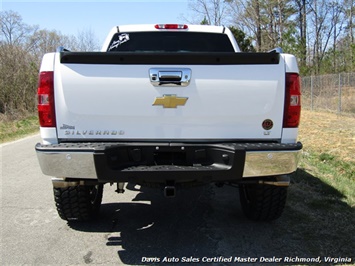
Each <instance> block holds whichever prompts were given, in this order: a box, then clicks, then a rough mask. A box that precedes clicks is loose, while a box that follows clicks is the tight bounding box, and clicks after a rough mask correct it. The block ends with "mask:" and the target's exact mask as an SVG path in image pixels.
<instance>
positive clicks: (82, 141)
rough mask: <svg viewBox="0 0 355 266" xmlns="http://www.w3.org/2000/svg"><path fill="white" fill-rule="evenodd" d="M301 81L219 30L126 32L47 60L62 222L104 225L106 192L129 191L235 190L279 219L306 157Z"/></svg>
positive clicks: (45, 124)
mask: <svg viewBox="0 0 355 266" xmlns="http://www.w3.org/2000/svg"><path fill="white" fill-rule="evenodd" d="M298 73H299V70H298V67H297V61H296V58H295V57H294V56H293V55H289V54H283V53H281V51H280V50H278V49H275V50H273V51H270V52H268V53H243V52H241V51H240V49H239V48H238V44H237V43H236V41H235V39H234V37H233V35H232V33H231V31H230V30H229V29H228V28H226V27H222V26H202V25H178V24H157V25H131V26H120V27H115V28H113V29H112V30H111V32H110V33H109V35H108V37H107V39H106V41H105V43H104V46H103V49H102V51H101V52H70V51H68V50H65V49H64V48H59V49H58V50H57V52H55V53H48V54H46V55H44V57H43V61H42V64H41V68H40V74H39V86H38V111H39V120H40V126H41V128H40V130H41V137H42V140H43V141H42V143H38V144H37V145H36V151H37V156H38V160H39V163H40V166H41V169H42V171H43V173H44V174H46V175H49V176H52V177H53V178H52V182H53V188H54V198H55V202H56V207H57V210H58V213H59V215H60V217H61V218H62V219H64V220H67V221H72V220H76V221H86V220H89V219H92V218H95V217H96V216H97V215H98V212H99V208H100V204H101V200H102V193H103V186H104V184H105V183H111V184H112V183H117V187H118V189H117V192H121V193H122V192H123V191H124V185H125V183H127V182H128V183H133V184H139V185H141V186H151V187H157V188H159V187H160V188H161V189H162V191H164V193H165V195H166V197H174V196H175V195H176V194H178V189H180V188H186V187H189V186H195V185H200V184H206V183H215V184H217V185H219V186H222V185H223V184H230V185H235V186H238V187H239V194H240V201H241V206H242V209H243V211H244V213H245V215H246V216H247V217H248V218H250V219H252V220H260V221H268V220H274V219H277V218H278V217H280V215H281V213H282V211H283V209H284V206H285V203H286V194H287V187H288V185H289V183H290V178H289V174H291V173H293V172H295V171H296V169H297V164H298V159H299V154H300V151H301V149H302V144H301V143H300V142H297V134H298V124H299V119H300V112H301V105H300V97H301V92H300V82H299V74H298Z"/></svg>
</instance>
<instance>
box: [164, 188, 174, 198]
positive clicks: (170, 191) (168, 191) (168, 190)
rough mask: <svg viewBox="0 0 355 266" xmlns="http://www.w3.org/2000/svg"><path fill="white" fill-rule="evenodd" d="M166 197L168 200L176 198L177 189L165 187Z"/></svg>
mask: <svg viewBox="0 0 355 266" xmlns="http://www.w3.org/2000/svg"><path fill="white" fill-rule="evenodd" d="M164 196H165V197H166V198H175V196H176V188H175V187H174V186H166V187H164Z"/></svg>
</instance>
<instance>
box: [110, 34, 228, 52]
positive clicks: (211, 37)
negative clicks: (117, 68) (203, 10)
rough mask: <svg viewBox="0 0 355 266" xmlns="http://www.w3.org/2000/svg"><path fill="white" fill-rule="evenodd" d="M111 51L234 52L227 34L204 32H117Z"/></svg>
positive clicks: (112, 41) (111, 44)
mask: <svg viewBox="0 0 355 266" xmlns="http://www.w3.org/2000/svg"><path fill="white" fill-rule="evenodd" d="M107 51H109V52H234V49H233V46H232V44H231V43H230V40H229V38H228V36H227V35H226V34H220V33H204V32H163V31H162V32H130V33H116V34H115V35H114V37H113V38H112V40H111V43H110V45H109V48H108V50H107Z"/></svg>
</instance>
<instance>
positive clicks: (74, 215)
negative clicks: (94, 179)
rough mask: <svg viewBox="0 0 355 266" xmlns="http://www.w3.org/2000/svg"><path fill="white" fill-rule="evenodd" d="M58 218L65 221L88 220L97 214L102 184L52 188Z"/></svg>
mask: <svg viewBox="0 0 355 266" xmlns="http://www.w3.org/2000/svg"><path fill="white" fill-rule="evenodd" d="M53 190H54V200H55V204H56V207H57V211H58V214H59V216H60V218H62V219H63V220H66V221H88V220H92V219H93V218H95V217H97V216H98V214H99V210H100V206H101V201H102V194H103V185H102V184H100V185H96V186H80V185H78V186H70V187H66V188H53Z"/></svg>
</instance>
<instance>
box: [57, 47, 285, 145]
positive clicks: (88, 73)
mask: <svg viewBox="0 0 355 266" xmlns="http://www.w3.org/2000/svg"><path fill="white" fill-rule="evenodd" d="M185 70H186V71H188V72H189V74H188V75H189V76H187V74H186V73H185V72H184V71H185ZM154 71H155V72H154ZM152 73H156V76H154V77H152V75H153V74H152ZM284 73H285V65H284V61H283V60H282V57H281V56H280V55H279V54H266V53H265V54H263V53H258V54H243V53H240V54H238V53H233V54H229V53H224V54H223V55H211V54H210V55H208V54H199V53H196V54H185V53H182V54H181V55H179V54H178V53H175V54H174V55H172V54H166V55H164V54H158V53H156V54H134V55H133V54H125V55H119V54H115V53H111V54H110V53H68V52H63V53H60V54H58V55H57V57H56V62H55V76H54V82H55V104H56V121H57V130H58V132H57V133H58V138H59V139H61V140H66V141H70V140H73V141H74V140H83V139H85V140H87V141H90V140H92V141H96V140H97V141H100V140H108V139H109V140H120V139H122V140H158V139H159V140H175V141H176V140H221V139H224V140H277V139H280V138H281V133H282V132H281V131H282V123H283V108H284V97H285V96H284V95H285V91H284V90H285V89H284V88H285V74H284ZM179 75H180V77H181V79H185V78H186V79H188V81H186V83H185V84H184V82H182V81H181V82H180V81H179V79H178V76H179ZM156 79H158V82H157V80H156ZM159 79H161V80H159ZM154 81H155V82H154Z"/></svg>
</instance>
